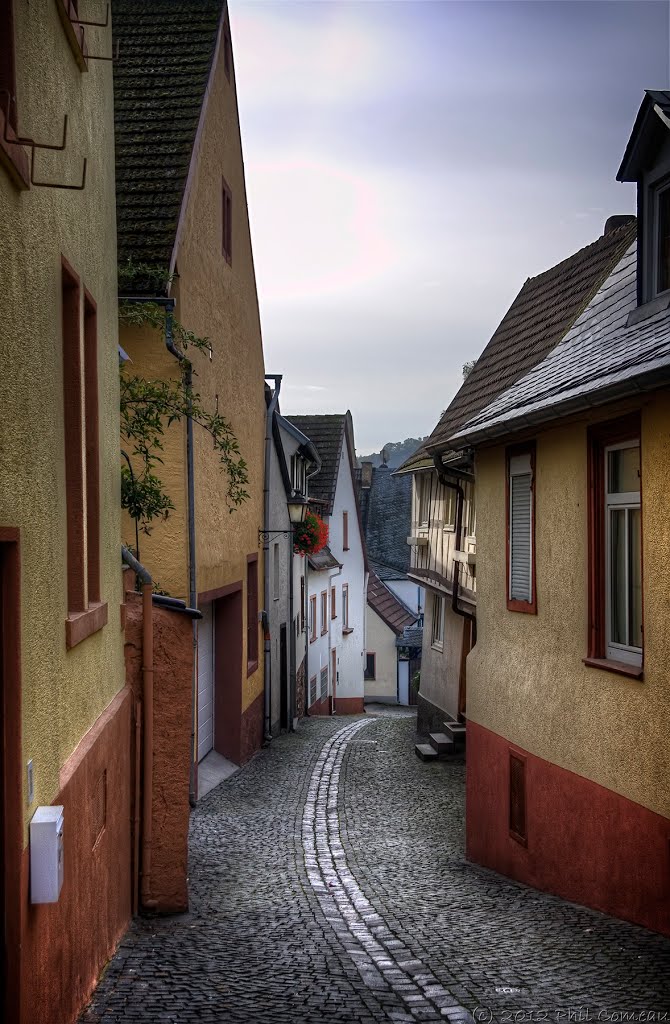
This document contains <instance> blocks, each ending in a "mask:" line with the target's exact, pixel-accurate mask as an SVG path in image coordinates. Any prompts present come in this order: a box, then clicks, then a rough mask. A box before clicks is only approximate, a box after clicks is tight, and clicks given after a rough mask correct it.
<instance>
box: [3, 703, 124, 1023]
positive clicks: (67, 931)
mask: <svg viewBox="0 0 670 1024" xmlns="http://www.w3.org/2000/svg"><path fill="white" fill-rule="evenodd" d="M131 708H132V695H131V692H130V690H129V689H128V688H127V687H126V688H125V689H123V690H122V691H121V692H120V693H119V694H118V695H117V696H116V697H115V699H114V700H113V701H112V703H111V704H110V705H109V707H108V708H107V709H106V710H105V711H104V712H103V714H102V715H101V716H100V718H99V719H98V720H97V722H96V723H95V724H94V725H93V727H92V728H91V729H90V730H89V731H88V733H86V735H85V736H84V737H83V739H82V740H81V742H80V743H79V745H78V746H77V748H76V750H75V751H74V753H73V754H72V755H71V757H70V758H69V759H68V761H67V762H66V764H65V765H64V767H63V770H62V772H61V791H60V793H59V794H58V796H57V798H56V799H55V800H54V803H55V804H62V805H63V807H64V827H63V843H64V865H63V866H64V879H63V888H62V890H61V895H60V899H59V900H58V902H57V903H49V904H46V903H45V904H31V903H30V877H29V875H30V870H29V869H30V857H29V848H26V850H25V851H24V855H23V860H22V865H21V903H22V910H21V1024H56V1022H59V1024H61V1022H62V1024H69V1022H70V1021H73V1020H74V1019H75V1018H76V1016H77V1014H78V1012H79V1010H80V1009H81V1008H82V1006H83V1005H84V1004H85V1002H86V1000H87V999H88V997H89V995H90V993H91V991H92V990H93V988H94V986H95V983H96V981H97V978H98V975H99V973H100V970H101V968H102V967H103V965H104V964H105V962H106V961H107V959H108V958H109V956H110V955H111V953H112V952H113V950H114V948H115V947H116V945H117V943H118V941H119V939H120V938H121V936H122V935H123V933H124V931H125V929H126V927H127V925H128V921H129V919H130V913H131V852H130V818H131V785H130V780H131V758H130V725H131ZM17 1024H18V1022H17Z"/></svg>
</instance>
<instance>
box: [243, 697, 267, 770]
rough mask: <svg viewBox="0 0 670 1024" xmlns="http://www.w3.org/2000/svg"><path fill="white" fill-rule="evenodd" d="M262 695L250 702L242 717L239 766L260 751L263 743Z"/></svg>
mask: <svg viewBox="0 0 670 1024" xmlns="http://www.w3.org/2000/svg"><path fill="white" fill-rule="evenodd" d="M264 705H265V698H264V695H263V694H262V693H261V694H260V695H259V696H258V697H256V700H254V701H252V703H251V704H250V705H249V707H248V708H247V710H246V711H245V712H244V714H243V715H242V729H241V736H240V756H239V762H238V763H239V764H244V763H245V761H248V760H249V758H250V757H253V755H254V754H255V753H256V751H257V750H260V748H261V744H262V743H263V711H264Z"/></svg>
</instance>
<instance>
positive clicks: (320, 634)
mask: <svg viewBox="0 0 670 1024" xmlns="http://www.w3.org/2000/svg"><path fill="white" fill-rule="evenodd" d="M290 422H291V423H292V424H293V426H294V427H297V429H298V430H299V431H300V432H301V433H302V434H303V435H304V436H305V437H307V438H309V440H310V441H311V442H312V444H313V445H314V447H315V449H316V451H317V453H318V455H319V457H320V459H321V468H320V470H319V472H318V473H317V474H316V475H315V476H314V477H313V478H312V479H311V480H310V484H309V501H310V505H311V507H312V508H313V509H314V510H315V511H317V512H318V513H319V515H320V516H321V517H322V518H323V520H324V521H325V522H326V524H327V526H328V533H329V539H328V545H327V546H326V547H325V548H323V549H322V550H321V551H320V552H319V553H318V554H317V555H313V556H306V557H305V558H304V559H303V561H304V570H305V571H304V576H305V578H306V596H307V602H308V605H307V624H308V636H307V638H306V648H307V673H306V677H307V695H306V708H307V712H308V713H309V714H312V715H314V714H330V713H333V712H337V713H338V714H357V713H359V712H362V711H363V698H364V684H363V674H364V668H365V618H366V590H367V574H368V567H367V559H366V554H365V542H364V539H363V531H362V527H361V518H360V513H359V508H358V501H357V497H356V487H355V480H354V470H355V449H354V431H353V424H352V420H351V413H349V412H347V413H345V414H343V415H340V414H338V415H324V416H291V417H290Z"/></svg>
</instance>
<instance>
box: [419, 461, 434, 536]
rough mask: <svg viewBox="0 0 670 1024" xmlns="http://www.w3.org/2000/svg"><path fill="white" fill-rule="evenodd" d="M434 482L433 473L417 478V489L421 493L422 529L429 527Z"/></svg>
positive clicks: (420, 522)
mask: <svg viewBox="0 0 670 1024" xmlns="http://www.w3.org/2000/svg"><path fill="white" fill-rule="evenodd" d="M432 482H433V474H432V473H423V474H421V475H420V476H417V488H418V491H419V494H418V500H419V526H422V527H427V526H428V524H429V523H430V504H431V491H432Z"/></svg>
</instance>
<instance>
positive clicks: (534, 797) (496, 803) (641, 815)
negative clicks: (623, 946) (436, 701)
mask: <svg viewBox="0 0 670 1024" xmlns="http://www.w3.org/2000/svg"><path fill="white" fill-rule="evenodd" d="M510 751H512V752H515V751H516V752H517V753H521V755H522V756H523V757H524V758H525V764H526V768H525V777H526V778H525V788H526V836H527V843H528V845H527V847H524V846H522V845H521V844H520V843H519V842H517V841H516V840H515V839H513V838H512V837H511V836H510V832H509V803H510V801H509V760H510ZM466 772H467V783H466V834H467V855H468V858H469V859H470V860H473V861H475V862H476V863H478V864H482V865H483V866H485V867H487V868H492V869H493V870H494V871H499V872H500V873H501V874H504V875H509V876H510V877H511V878H515V879H517V880H518V881H520V882H525V883H526V884H527V885H531V886H533V887H535V888H536V889H542V890H544V891H546V892H552V893H555V894H556V895H558V896H562V897H563V898H564V899H568V900H572V901H573V902H575V903H582V904H584V905H585V906H589V907H593V908H595V909H596V910H601V911H603V912H605V913H607V914H612V915H614V916H615V917H621V918H624V919H625V920H627V921H633V922H635V923H636V924H641V925H644V926H645V927H647V928H651V929H654V930H655V931H659V932H662V933H664V934H666V935H670V870H669V867H670V864H669V859H670V820H668V819H667V818H663V817H661V815H658V814H655V813H654V812H653V811H650V810H648V809H647V808H645V807H641V806H640V805H639V804H636V803H634V802H633V801H632V800H627V799H626V798H625V797H622V796H620V795H619V794H617V793H614V792H612V791H611V790H609V789H605V788H604V787H603V786H599V785H597V784H596V783H594V782H591V781H589V780H588V779H585V778H583V777H582V776H580V775H575V774H574V773H573V772H569V771H566V770H565V769H564V768H559V767H558V766H557V765H554V764H551V763H550V762H548V761H544V760H542V758H539V757H535V756H534V755H533V754H529V753H527V752H526V751H524V750H522V749H521V748H519V747H515V746H513V745H512V744H510V742H509V741H508V740H506V739H505V738H504V737H502V736H498V735H497V734H496V733H493V732H490V731H489V730H488V729H485V728H483V727H482V726H480V725H477V724H476V723H475V722H472V721H469V722H468V755H467V769H466Z"/></svg>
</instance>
